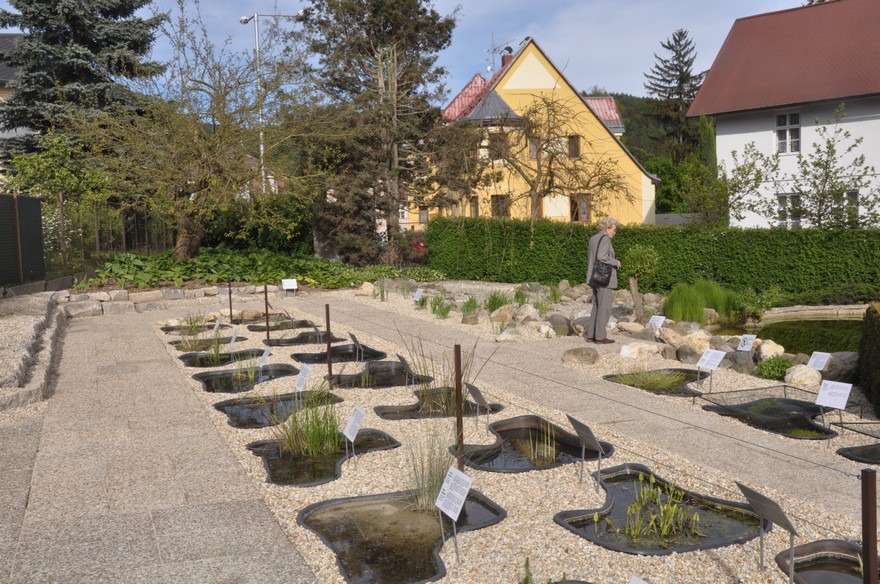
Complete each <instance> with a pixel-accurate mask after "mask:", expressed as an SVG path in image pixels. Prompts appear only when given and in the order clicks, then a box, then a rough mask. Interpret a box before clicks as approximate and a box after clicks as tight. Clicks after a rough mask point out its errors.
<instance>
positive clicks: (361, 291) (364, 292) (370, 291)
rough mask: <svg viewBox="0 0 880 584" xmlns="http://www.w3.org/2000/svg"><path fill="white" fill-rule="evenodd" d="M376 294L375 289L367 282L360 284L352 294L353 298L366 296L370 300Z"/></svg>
mask: <svg viewBox="0 0 880 584" xmlns="http://www.w3.org/2000/svg"><path fill="white" fill-rule="evenodd" d="M376 294H377V291H376V287H375V286H373V285H372V284H370V283H369V282H364V283H363V284H361V287H360V288H358V289H357V290H355V292H354V295H355V296H367V297H368V298H372V297H373V296H375V295H376Z"/></svg>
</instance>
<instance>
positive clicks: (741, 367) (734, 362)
mask: <svg viewBox="0 0 880 584" xmlns="http://www.w3.org/2000/svg"><path fill="white" fill-rule="evenodd" d="M755 358H756V356H755V352H754V351H731V352H729V353H728V354H727V356H726V357H725V359H730V361H731V365H730V368H731V369H733V370H734V371H736V372H738V373H745V374H746V375H751V374H752V373H754V371H755V366H756V365H755Z"/></svg>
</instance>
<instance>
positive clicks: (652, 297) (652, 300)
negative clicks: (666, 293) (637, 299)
mask: <svg viewBox="0 0 880 584" xmlns="http://www.w3.org/2000/svg"><path fill="white" fill-rule="evenodd" d="M661 302H663V297H662V296H660V295H659V294H654V293H653V292H648V293H647V294H644V295H642V303H643V304H656V305H659V304H660V303H661Z"/></svg>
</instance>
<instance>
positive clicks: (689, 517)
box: [624, 473, 700, 541]
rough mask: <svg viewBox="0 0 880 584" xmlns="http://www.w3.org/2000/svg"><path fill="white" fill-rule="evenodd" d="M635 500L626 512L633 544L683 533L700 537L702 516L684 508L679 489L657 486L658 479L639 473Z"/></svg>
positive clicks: (629, 535)
mask: <svg viewBox="0 0 880 584" xmlns="http://www.w3.org/2000/svg"><path fill="white" fill-rule="evenodd" d="M635 486H636V493H635V499H634V500H633V502H632V503H630V504H629V505H627V508H626V527H625V530H624V533H625V534H626V536H627V537H629V538H630V539H631V540H636V541H637V540H639V539H641V538H644V537H648V536H655V537H658V538H660V539H667V538H669V537H672V536H674V535H676V534H679V533H686V534H689V535H699V531H700V515H699V513H698V512H697V511H694V512H693V514H688V512H687V510H686V508H685V506H684V504H683V503H684V491H682V490H681V489H679V488H677V487H676V486H675V485H672V484H670V483H667V484H666V485H665V486H661V485H659V484H657V481H656V479H655V478H654V475H649V476H648V478H647V479H646V478H645V475H644V473H639V480H638V482H637V483H636V485H635Z"/></svg>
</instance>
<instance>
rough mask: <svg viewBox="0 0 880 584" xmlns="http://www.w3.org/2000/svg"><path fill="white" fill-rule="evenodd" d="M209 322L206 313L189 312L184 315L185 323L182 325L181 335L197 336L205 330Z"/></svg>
mask: <svg viewBox="0 0 880 584" xmlns="http://www.w3.org/2000/svg"><path fill="white" fill-rule="evenodd" d="M207 323H208V321H207V320H205V315H204V314H192V313H191V314H187V315H186V316H184V317H183V324H182V325H181V327H180V334H181V335H188V336H196V335H198V334H199V333H201V332H202V331H203V330H204V327H205V325H206V324H207Z"/></svg>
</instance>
